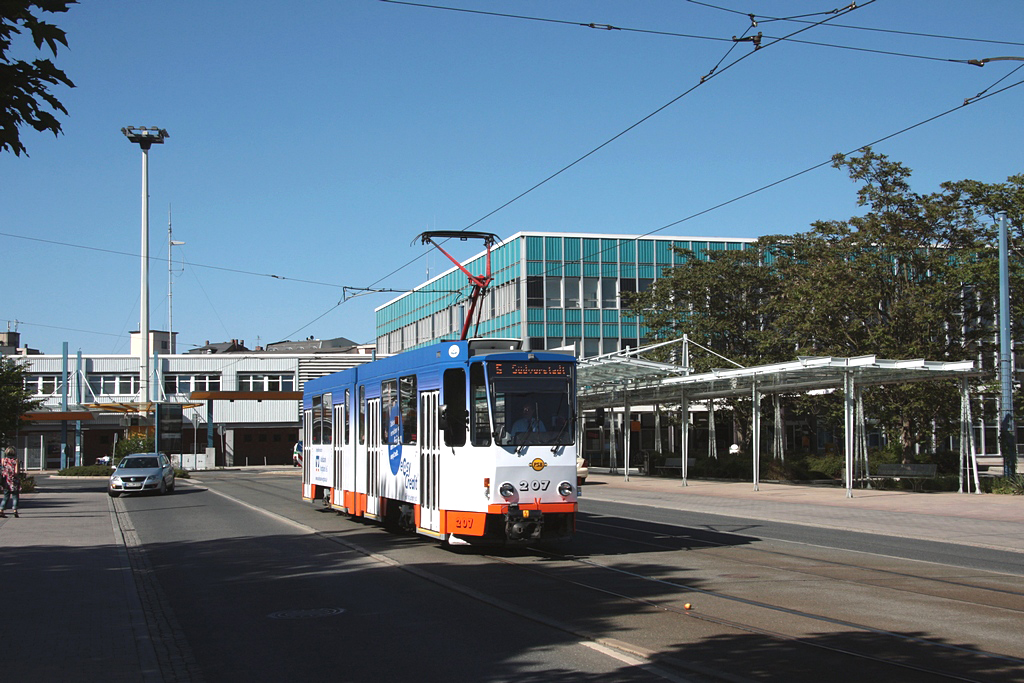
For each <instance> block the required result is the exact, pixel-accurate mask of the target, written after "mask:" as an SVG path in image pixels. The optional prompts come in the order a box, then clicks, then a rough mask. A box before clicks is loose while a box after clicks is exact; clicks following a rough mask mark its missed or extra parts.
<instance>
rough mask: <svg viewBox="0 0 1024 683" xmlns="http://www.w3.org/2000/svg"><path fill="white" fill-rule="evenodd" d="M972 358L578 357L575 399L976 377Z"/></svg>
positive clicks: (584, 402)
mask: <svg viewBox="0 0 1024 683" xmlns="http://www.w3.org/2000/svg"><path fill="white" fill-rule="evenodd" d="M978 374H979V372H978V371H977V370H976V369H975V367H974V362H973V361H954V362H946V361H929V360H924V359H913V360H890V359H884V358H878V357H877V356H873V355H872V356H855V357H850V358H841V357H800V358H797V359H796V360H795V361H788V362H785V363H772V364H769V365H759V366H754V367H748V368H728V369H715V370H712V371H710V372H704V373H698V374H687V372H686V368H684V367H681V366H678V365H670V364H668V363H657V362H654V361H648V360H644V359H642V358H639V357H637V356H636V355H629V354H628V353H619V354H609V355H607V356H600V357H597V358H594V359H585V360H581V361H580V363H579V370H578V386H579V401H580V405H581V407H583V408H597V407H601V406H611V405H619V404H621V403H622V402H623V400H624V398H625V393H626V392H628V394H629V401H630V403H631V404H633V405H643V404H644V403H659V402H677V401H679V400H680V399H681V398H682V396H684V395H685V396H686V398H687V399H688V400H700V399H711V398H727V397H732V396H749V395H750V394H751V392H752V391H753V390H754V388H755V387H756V388H757V389H758V391H760V392H762V393H780V392H804V391H812V390H815V389H832V388H841V387H842V386H843V383H844V381H845V379H846V378H847V377H852V379H853V381H854V384H855V385H856V386H877V385H881V384H902V383H905V382H917V381H925V380H939V379H960V378H963V377H967V376H975V375H978Z"/></svg>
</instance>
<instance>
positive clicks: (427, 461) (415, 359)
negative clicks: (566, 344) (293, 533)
mask: <svg viewBox="0 0 1024 683" xmlns="http://www.w3.org/2000/svg"><path fill="white" fill-rule="evenodd" d="M519 344H520V342H519V340H515V339H512V340H509V339H470V340H467V341H450V342H442V343H439V344H435V345H432V346H429V347H425V348H422V349H415V350H412V351H407V352H405V353H401V354H398V355H395V356H391V357H389V358H382V359H379V360H375V361H372V362H370V363H366V364H365V365H360V366H357V367H354V368H349V369H347V370H343V371H341V372H337V373H334V374H331V375H327V376H325V377H321V378H318V379H315V380H310V381H309V382H307V383H306V385H305V390H304V396H303V401H302V406H303V412H304V435H305V438H304V440H303V441H304V450H305V452H304V454H303V455H304V457H303V465H302V467H303V469H302V497H303V499H305V500H307V501H310V502H314V501H323V502H324V504H326V505H329V506H330V507H332V508H334V509H336V510H339V511H341V512H344V513H347V514H349V515H353V516H356V517H365V518H369V519H373V520H377V521H380V522H383V523H384V524H386V525H387V526H389V527H391V528H394V529H401V530H409V531H415V532H416V533H420V534H424V535H426V536H430V537H433V538H437V539H440V540H442V541H445V542H447V543H449V544H453V545H462V544H469V543H476V542H480V543H483V542H492V543H493V542H499V543H530V542H535V541H540V540H556V539H565V538H568V537H569V536H571V535H572V533H573V531H574V529H575V524H576V509H577V494H578V490H577V484H576V419H575V416H576V381H575V380H576V361H575V358H574V357H573V356H572V355H569V354H563V353H558V352H552V351H530V352H527V351H522V350H520V349H519Z"/></svg>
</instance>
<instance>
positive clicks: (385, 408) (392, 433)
mask: <svg viewBox="0 0 1024 683" xmlns="http://www.w3.org/2000/svg"><path fill="white" fill-rule="evenodd" d="M380 424H381V430H380V442H381V443H382V444H387V443H390V444H397V443H398V428H399V419H398V380H394V379H388V380H384V381H383V382H381V383H380Z"/></svg>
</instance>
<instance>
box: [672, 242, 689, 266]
mask: <svg viewBox="0 0 1024 683" xmlns="http://www.w3.org/2000/svg"><path fill="white" fill-rule="evenodd" d="M673 246H676V247H679V248H680V249H689V248H690V243H689V242H684V241H677V242H674V243H673ZM672 256H673V261H674V262H675V263H676V264H680V263H686V257H685V256H683V255H681V254H677V253H673V254H672Z"/></svg>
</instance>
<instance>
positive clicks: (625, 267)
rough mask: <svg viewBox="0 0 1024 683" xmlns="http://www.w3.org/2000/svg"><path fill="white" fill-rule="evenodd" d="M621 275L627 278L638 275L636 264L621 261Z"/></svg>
mask: <svg viewBox="0 0 1024 683" xmlns="http://www.w3.org/2000/svg"><path fill="white" fill-rule="evenodd" d="M619 275H621V276H622V277H626V278H634V277H636V266H635V265H634V264H632V263H620V264H619Z"/></svg>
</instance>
